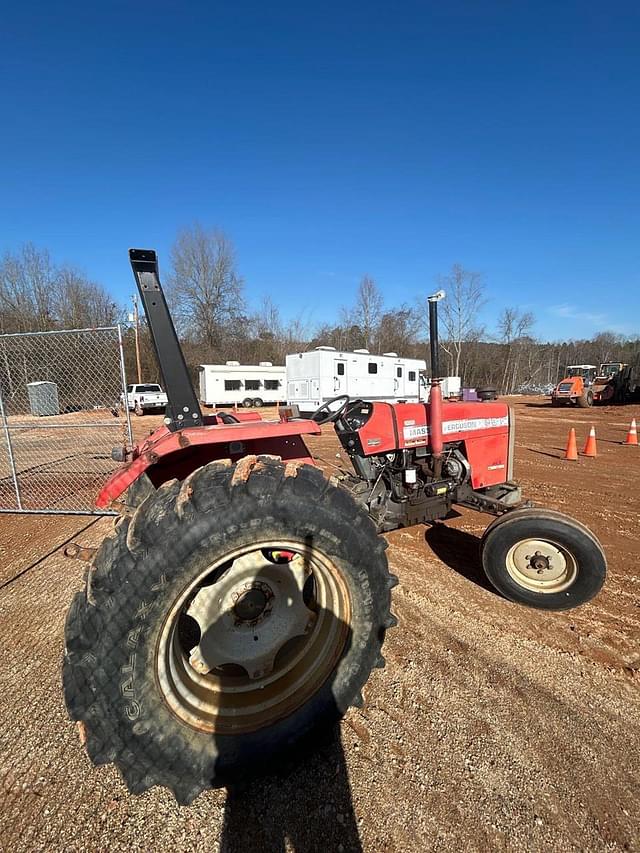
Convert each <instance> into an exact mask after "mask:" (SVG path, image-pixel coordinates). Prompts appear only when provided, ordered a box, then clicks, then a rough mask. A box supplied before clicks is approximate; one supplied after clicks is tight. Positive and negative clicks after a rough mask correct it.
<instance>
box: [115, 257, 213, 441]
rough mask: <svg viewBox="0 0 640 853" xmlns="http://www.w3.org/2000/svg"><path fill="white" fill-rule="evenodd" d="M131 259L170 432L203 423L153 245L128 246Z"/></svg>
mask: <svg viewBox="0 0 640 853" xmlns="http://www.w3.org/2000/svg"><path fill="white" fill-rule="evenodd" d="M129 260H130V261H131V268H132V269H133V275H134V277H135V280H136V284H137V286H138V291H139V293H140V299H141V300H142V305H143V307H144V312H145V314H146V315H147V322H148V324H149V330H150V331H151V339H152V341H153V346H154V349H155V351H156V356H157V358H158V363H159V365H160V371H161V373H162V378H163V380H164V389H165V392H166V394H167V398H168V400H169V402H168V404H167V410H166V416H165V423H166V425H167V427H168V428H169V429H170V430H171V432H175V431H176V430H179V429H182V428H183V427H185V426H203V423H204V422H203V418H202V411H201V409H200V405H199V403H198V398H197V397H196V394H195V391H194V390H193V385H192V384H191V377H190V376H189V370H188V369H187V364H186V362H185V360H184V355H183V353H182V349H181V347H180V342H179V341H178V336H177V335H176V330H175V327H174V325H173V321H172V319H171V314H170V313H169V309H168V307H167V302H166V300H165V298H164V293H163V292H162V285H161V284H160V276H159V274H158V259H157V256H156V253H155V251H154V250H153V249H129Z"/></svg>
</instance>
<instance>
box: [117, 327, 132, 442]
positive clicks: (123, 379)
mask: <svg viewBox="0 0 640 853" xmlns="http://www.w3.org/2000/svg"><path fill="white" fill-rule="evenodd" d="M117 328H118V347H119V348H120V381H121V383H122V394H123V397H124V399H123V407H124V416H125V418H126V419H127V436H128V438H129V447H132V446H133V434H132V432H131V413H130V412H129V405H128V403H127V377H126V374H125V370H124V347H123V345H122V328H121V326H120V324H119V323H118V327H117Z"/></svg>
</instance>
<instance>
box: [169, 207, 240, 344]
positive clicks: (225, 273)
mask: <svg viewBox="0 0 640 853" xmlns="http://www.w3.org/2000/svg"><path fill="white" fill-rule="evenodd" d="M242 289H243V281H242V279H241V278H240V276H239V275H238V273H237V272H236V258H235V250H234V247H233V244H232V243H231V241H230V240H229V238H228V237H227V236H226V235H225V234H224V233H223V232H222V231H219V230H218V229H213V230H208V231H207V230H205V229H204V228H203V227H202V226H201V225H197V224H196V225H193V226H191V227H190V228H185V229H184V230H182V231H181V232H180V233H179V234H178V236H177V238H176V241H175V243H174V245H173V248H172V250H171V273H170V276H169V295H170V299H171V302H172V306H173V307H174V309H175V311H176V316H177V319H178V323H179V325H180V326H181V327H182V330H183V331H185V332H188V333H189V334H190V335H191V336H192V337H193V338H194V339H195V340H196V341H197V342H198V343H200V344H204V347H205V349H206V352H207V356H208V357H211V355H212V354H213V353H216V352H219V351H220V350H221V348H222V347H223V344H224V339H225V337H226V336H227V335H229V334H233V332H234V326H235V330H238V328H239V325H240V320H241V318H242V316H243V311H244V300H243V293H242Z"/></svg>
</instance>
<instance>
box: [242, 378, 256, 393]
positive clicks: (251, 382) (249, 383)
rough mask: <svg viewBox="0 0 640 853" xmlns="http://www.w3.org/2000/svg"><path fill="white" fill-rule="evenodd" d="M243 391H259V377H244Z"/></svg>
mask: <svg viewBox="0 0 640 853" xmlns="http://www.w3.org/2000/svg"><path fill="white" fill-rule="evenodd" d="M244 387H245V391H259V390H260V380H259V379H245V380H244Z"/></svg>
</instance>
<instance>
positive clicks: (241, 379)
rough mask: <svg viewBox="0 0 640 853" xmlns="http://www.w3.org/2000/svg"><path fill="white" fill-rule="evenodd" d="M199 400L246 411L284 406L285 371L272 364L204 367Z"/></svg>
mask: <svg viewBox="0 0 640 853" xmlns="http://www.w3.org/2000/svg"><path fill="white" fill-rule="evenodd" d="M198 370H199V371H200V401H201V402H202V403H204V405H205V406H232V405H240V406H244V407H245V408H249V407H251V406H264V405H267V404H272V405H273V404H275V403H284V402H285V399H286V395H285V390H286V385H285V382H286V371H285V368H284V367H281V366H278V365H273V364H272V363H271V362H270V361H261V362H260V364H240V362H239V361H228V362H227V363H226V364H201V365H199V367H198Z"/></svg>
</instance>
